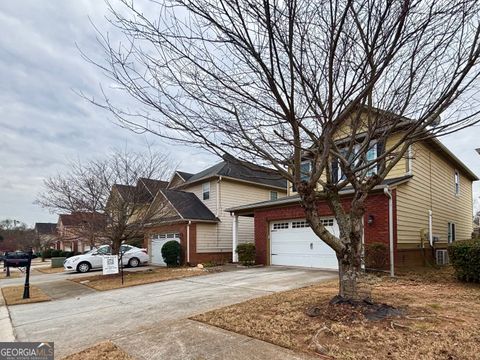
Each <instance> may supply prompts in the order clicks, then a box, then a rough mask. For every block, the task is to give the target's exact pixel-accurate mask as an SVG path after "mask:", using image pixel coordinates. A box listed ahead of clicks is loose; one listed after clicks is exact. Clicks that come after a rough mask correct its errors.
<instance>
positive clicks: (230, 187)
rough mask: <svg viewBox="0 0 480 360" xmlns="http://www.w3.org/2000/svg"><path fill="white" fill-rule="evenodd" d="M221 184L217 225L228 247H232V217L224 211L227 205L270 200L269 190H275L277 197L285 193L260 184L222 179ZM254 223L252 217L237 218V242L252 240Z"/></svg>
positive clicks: (232, 205)
mask: <svg viewBox="0 0 480 360" xmlns="http://www.w3.org/2000/svg"><path fill="white" fill-rule="evenodd" d="M220 184H221V194H220V196H221V201H220V204H221V209H220V219H221V221H222V222H221V224H220V225H219V232H220V237H221V238H225V239H228V241H229V242H230V244H229V245H230V249H231V247H232V231H233V217H232V216H230V214H229V213H227V212H225V211H224V210H225V209H228V208H229V207H234V206H239V205H246V204H251V203H255V202H260V201H266V200H270V192H271V191H276V192H277V194H278V198H281V197H284V196H285V195H286V190H284V191H282V190H272V189H270V188H266V187H261V186H252V185H247V184H243V183H241V182H236V181H231V180H227V179H223V180H222V182H221V183H220ZM253 233H254V224H253V217H252V218H249V217H244V216H242V217H239V219H238V242H239V243H246V242H253Z"/></svg>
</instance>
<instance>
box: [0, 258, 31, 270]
mask: <svg viewBox="0 0 480 360" xmlns="http://www.w3.org/2000/svg"><path fill="white" fill-rule="evenodd" d="M27 265H28V259H5V260H4V266H5V267H7V266H9V267H17V268H18V267H26V266H27Z"/></svg>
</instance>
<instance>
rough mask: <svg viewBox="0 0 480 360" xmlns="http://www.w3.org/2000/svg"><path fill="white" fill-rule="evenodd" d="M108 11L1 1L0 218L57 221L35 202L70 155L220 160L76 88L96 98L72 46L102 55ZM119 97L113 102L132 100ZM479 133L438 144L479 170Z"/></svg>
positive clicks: (93, 82)
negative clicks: (145, 130)
mask: <svg viewBox="0 0 480 360" xmlns="http://www.w3.org/2000/svg"><path fill="white" fill-rule="evenodd" d="M145 6H147V5H145ZM149 11H150V9H149V8H147V7H145V12H147V13H148V12H149ZM106 14H107V8H106V5H105V3H104V2H103V1H91V0H62V1H37V0H21V1H2V2H1V3H0V33H1V34H2V36H1V37H0V78H1V81H0V129H1V132H0V137H1V138H0V139H1V140H0V159H1V161H0V219H2V218H7V217H8V218H16V219H18V220H22V221H25V222H27V223H29V224H33V223H34V222H36V221H56V216H55V215H53V214H49V213H48V212H47V211H45V210H43V209H41V208H39V207H37V206H36V205H33V204H32V202H33V201H34V199H35V196H36V194H37V193H38V192H39V191H40V190H41V188H42V181H43V179H44V178H45V177H48V176H51V175H54V174H56V173H57V172H59V171H62V169H64V168H65V166H66V164H67V162H68V160H69V159H75V158H82V159H85V158H90V157H98V156H101V155H102V154H103V153H105V152H107V151H108V150H109V149H111V148H112V147H124V146H125V145H127V146H128V147H129V148H132V149H142V148H144V147H145V145H146V143H147V142H148V143H149V144H151V145H152V146H153V147H154V149H156V150H159V151H167V152H171V153H172V154H173V155H174V157H175V159H176V160H177V161H178V162H179V163H180V166H179V169H181V170H184V171H189V172H195V171H199V170H201V169H203V168H205V167H207V166H209V165H211V164H212V163H214V162H215V161H217V159H215V158H214V157H213V156H211V155H209V154H206V153H205V152H201V151H199V150H197V149H191V148H186V147H184V146H180V145H171V144H166V143H165V142H163V141H161V140H160V139H159V138H156V137H154V136H152V135H134V134H133V133H132V132H129V131H128V130H125V129H122V128H120V127H118V126H116V125H114V124H113V122H112V120H111V119H109V114H108V113H106V112H105V111H103V110H101V109H99V108H96V107H94V106H92V105H91V104H89V103H88V102H86V101H85V100H84V99H82V98H81V97H79V96H78V95H77V94H76V93H75V92H74V91H73V90H75V91H77V92H78V91H83V92H85V93H86V94H92V95H95V96H99V84H100V83H101V82H102V83H105V78H104V77H103V76H102V74H101V72H99V70H98V69H97V68H95V67H94V66H92V65H91V64H89V63H87V62H86V61H85V60H84V59H82V57H81V56H80V53H79V51H78V49H77V46H78V47H79V48H81V49H82V51H84V52H85V53H87V54H88V55H89V56H92V57H93V58H94V59H97V60H98V59H101V58H102V56H103V53H102V52H101V49H100V48H99V45H98V43H97V42H96V34H95V31H94V29H93V27H92V26H91V23H90V19H91V20H92V21H93V22H94V23H95V24H96V25H97V26H98V27H99V28H101V29H102V30H104V31H109V30H110V28H109V25H108V23H107V22H106V20H105V15H106ZM110 35H111V36H115V33H114V32H110ZM107 86H108V84H107ZM118 96H119V97H118V98H116V99H115V101H117V102H119V103H121V104H123V105H127V106H128V105H129V104H133V102H132V101H131V99H129V98H127V97H125V96H123V97H122V96H121V95H118ZM478 130H479V128H478V127H477V128H474V129H467V130H464V131H462V132H461V133H458V134H454V135H451V136H449V137H446V138H445V139H443V140H442V141H444V143H445V144H446V145H447V146H448V147H449V148H451V149H452V150H453V151H454V153H455V154H457V155H458V156H459V157H460V158H461V159H462V160H463V161H465V163H466V164H467V165H468V166H470V167H471V168H472V169H473V170H474V171H475V172H477V173H480V156H479V155H478V154H476V153H475V152H474V148H476V147H480V143H479V140H478V139H479V138H480V137H479V136H478V133H479V131H478ZM475 194H476V196H477V197H478V196H480V185H475ZM479 206H480V204H479Z"/></svg>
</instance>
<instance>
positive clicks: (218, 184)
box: [216, 176, 222, 217]
mask: <svg viewBox="0 0 480 360" xmlns="http://www.w3.org/2000/svg"><path fill="white" fill-rule="evenodd" d="M220 181H222V177H221V176H219V177H218V180H217V194H216V198H217V213H216V216H217V217H219V216H220Z"/></svg>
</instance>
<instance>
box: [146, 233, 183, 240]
mask: <svg viewBox="0 0 480 360" xmlns="http://www.w3.org/2000/svg"><path fill="white" fill-rule="evenodd" d="M166 239H169V240H175V239H180V234H179V233H161V234H153V235H152V240H166Z"/></svg>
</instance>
